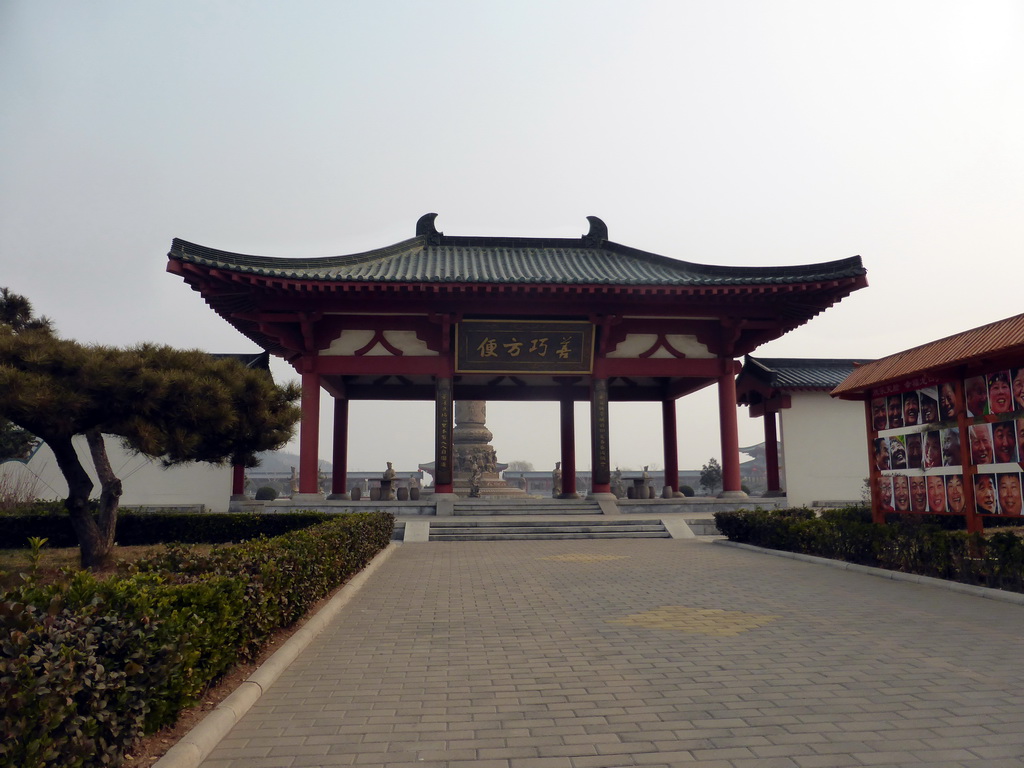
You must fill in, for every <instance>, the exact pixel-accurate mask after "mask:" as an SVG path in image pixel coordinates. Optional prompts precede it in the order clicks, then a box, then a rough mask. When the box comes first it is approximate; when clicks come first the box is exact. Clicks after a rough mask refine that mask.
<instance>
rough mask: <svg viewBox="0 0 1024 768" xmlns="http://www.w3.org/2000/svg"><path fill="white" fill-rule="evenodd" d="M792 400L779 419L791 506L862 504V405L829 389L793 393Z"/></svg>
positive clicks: (864, 467) (864, 460)
mask: <svg viewBox="0 0 1024 768" xmlns="http://www.w3.org/2000/svg"><path fill="white" fill-rule="evenodd" d="M791 400H792V407H790V408H785V409H783V410H782V411H780V419H779V422H780V431H781V435H782V454H783V464H784V466H785V481H784V482H783V488H785V489H786V496H787V498H788V500H789V503H790V505H791V506H794V507H800V506H809V505H811V504H813V503H814V502H815V501H851V502H859V501H860V500H861V494H862V491H863V489H864V478H866V477H867V476H868V449H867V433H866V432H865V421H864V404H863V403H860V402H851V401H848V400H837V399H834V398H832V397H830V396H829V395H828V393H826V392H793V393H792V395H791Z"/></svg>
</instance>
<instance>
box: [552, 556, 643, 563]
mask: <svg viewBox="0 0 1024 768" xmlns="http://www.w3.org/2000/svg"><path fill="white" fill-rule="evenodd" d="M540 559H541V560H557V561H558V562H560V563H603V562H605V561H606V560H627V559H629V556H628V555H587V554H579V555H552V556H551V557H542V558H540Z"/></svg>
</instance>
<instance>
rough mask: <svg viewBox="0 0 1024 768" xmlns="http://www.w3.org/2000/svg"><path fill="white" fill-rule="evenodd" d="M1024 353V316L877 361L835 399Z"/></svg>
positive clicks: (845, 385)
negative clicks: (914, 377)
mask: <svg viewBox="0 0 1024 768" xmlns="http://www.w3.org/2000/svg"><path fill="white" fill-rule="evenodd" d="M1022 349H1024V315H1014V316H1013V317H1008V318H1006V319H1005V320H997V321H996V322H994V323H989V324H987V325H982V326H979V327H978V328H972V329H971V330H968V331H964V332H963V333H957V334H954V335H952V336H947V337H945V338H943V339H938V340H936V341H931V342H928V343H927V344H922V345H921V346H919V347H913V348H912V349H907V350H904V351H903V352H897V353H896V354H894V355H889V356H888V357H883V358H881V359H880V360H876V361H875V362H873V363H871V364H870V365H865V366H863V367H862V368H858V369H857V370H855V371H852V372H851V373H850V375H849V376H848V377H847V378H846V379H845V380H844V381H843V382H841V383H840V384H839V386H837V387H836V388H835V389H834V390H833V392H832V395H833V397H845V398H850V399H856V398H857V397H858V396H861V397H863V396H864V395H865V393H866V392H868V391H869V390H871V389H875V388H878V387H881V386H884V385H886V384H892V383H896V382H900V381H903V380H906V379H909V378H911V377H913V376H919V375H921V374H939V373H942V372H946V371H949V370H950V369H952V368H955V367H958V366H967V365H972V364H978V363H981V362H982V361H984V360H986V359H993V358H999V357H1000V356H1005V355H1012V354H1020V351H1021V350H1022Z"/></svg>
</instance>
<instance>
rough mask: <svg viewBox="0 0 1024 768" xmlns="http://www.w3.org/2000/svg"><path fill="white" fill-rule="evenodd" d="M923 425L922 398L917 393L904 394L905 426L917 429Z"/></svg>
mask: <svg viewBox="0 0 1024 768" xmlns="http://www.w3.org/2000/svg"><path fill="white" fill-rule="evenodd" d="M920 423H921V398H920V396H919V395H918V394H917V392H904V393H903V426H904V427H916V426H917V425H918V424H920Z"/></svg>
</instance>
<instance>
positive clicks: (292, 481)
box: [288, 467, 299, 493]
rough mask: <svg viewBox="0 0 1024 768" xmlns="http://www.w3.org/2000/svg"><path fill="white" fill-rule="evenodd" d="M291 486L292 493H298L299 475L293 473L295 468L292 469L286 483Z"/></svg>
mask: <svg viewBox="0 0 1024 768" xmlns="http://www.w3.org/2000/svg"><path fill="white" fill-rule="evenodd" d="M288 482H289V483H290V484H291V489H292V493H298V492H299V473H298V472H296V471H295V467H292V476H291V478H290V479H289V481H288Z"/></svg>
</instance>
